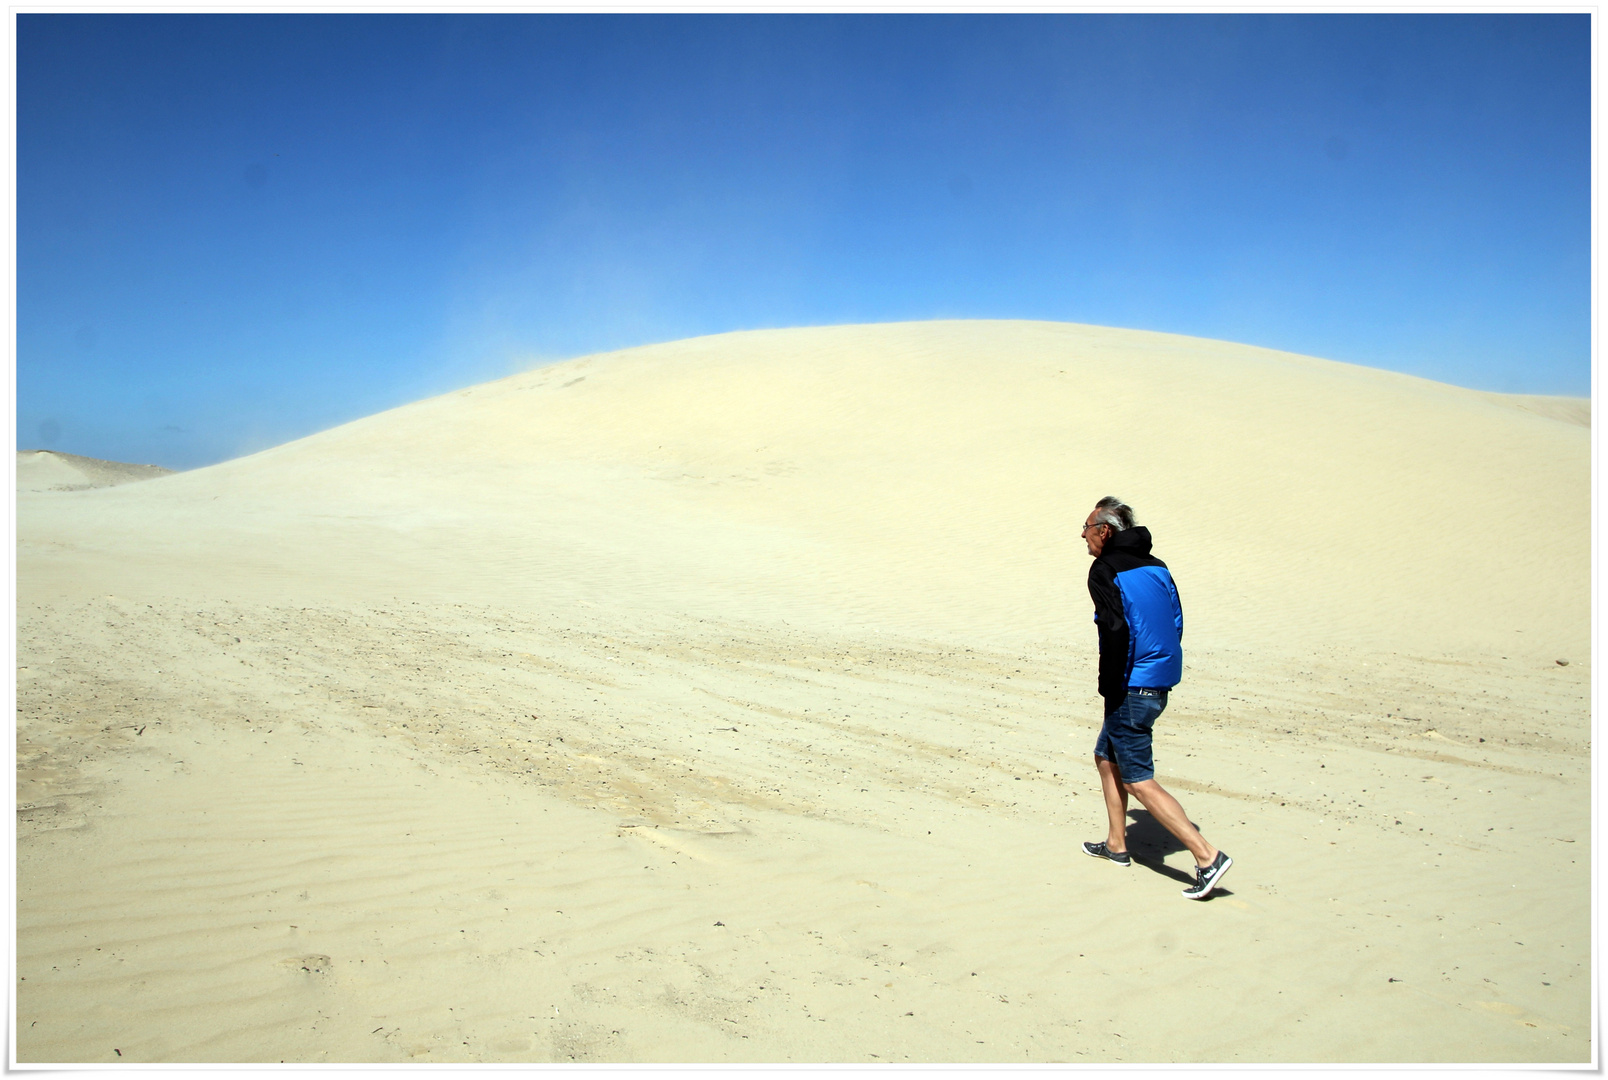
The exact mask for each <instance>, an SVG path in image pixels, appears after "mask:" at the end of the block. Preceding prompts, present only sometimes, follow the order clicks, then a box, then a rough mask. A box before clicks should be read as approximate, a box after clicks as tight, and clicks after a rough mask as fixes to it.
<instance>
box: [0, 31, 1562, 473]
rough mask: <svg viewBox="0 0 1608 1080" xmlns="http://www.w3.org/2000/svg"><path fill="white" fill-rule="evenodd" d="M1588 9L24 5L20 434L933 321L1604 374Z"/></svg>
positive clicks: (266, 431) (177, 421)
mask: <svg viewBox="0 0 1608 1080" xmlns="http://www.w3.org/2000/svg"><path fill="white" fill-rule="evenodd" d="M1590 81H1591V70H1590V23H1589V19H1588V17H1587V16H1586V15H1533V16H1531V15H1428V16H1401V15H1379V16H1363V15H1333V16H1311V15H1306V16H1300V15H1297V16H1250V15H1230V16H1214V15H1199V16H1195V15H1188V16H1180V15H1119V16H1094V15H1052V16H1000V17H992V16H989V17H979V16H666V17H660V16H651V17H650V16H635V15H615V16H551V15H515V16H486V15H447V16H399V15H379V16H331V15H309V16H289V15H201V16H182V15H181V16H148V15H110V16H100V15H36V14H24V15H19V16H18V17H17V425H18V427H17V433H18V435H17V437H18V445H19V447H41V446H43V447H48V448H52V449H59V450H66V451H70V452H73V453H80V454H87V455H90V456H93V457H104V458H112V459H116V460H125V461H139V462H154V463H158V464H163V465H168V466H171V467H180V468H184V467H192V466H196V465H202V464H207V463H210V462H214V461H218V460H221V459H224V458H227V457H232V456H235V455H237V454H240V453H245V452H249V451H252V450H256V449H261V448H263V447H265V446H268V445H272V444H274V443H277V442H282V441H284V440H287V439H291V438H295V437H298V436H301V435H305V434H308V433H310V432H312V431H316V430H319V429H322V428H325V427H329V426H332V425H334V424H337V423H341V422H344V421H346V420H350V419H355V418H357V417H359V416H364V415H367V414H369V413H373V412H377V411H379V410H381V409H385V408H389V407H391V406H394V405H399V404H402V403H404V402H407V401H412V400H415V399H417V398H420V397H424V396H428V395H430V394H435V393H441V392H444V391H446V390H449V389H452V388H453V387H456V386H461V385H465V384H468V383H473V382H480V381H483V380H485V379H489V378H495V377H499V376H501V375H504V374H507V373H509V372H510V371H513V370H518V369H520V368H523V367H526V366H529V365H530V364H532V363H534V362H539V361H543V360H553V359H559V358H564V357H570V356H577V355H581V354H584V353H588V352H596V351H600V350H604V349H613V348H620V347H624V346H628V345H638V344H645V343H649V342H655V341H668V340H674V339H676V338H682V337H689V336H692V335H696V334H709V333H719V332H722V331H727V330H738V329H755V328H766V327H784V326H800V325H815V324H828V323H849V322H881V321H891V320H905V319H931V318H1028V319H1053V320H1061V321H1069V322H1084V323H1096V324H1101V325H1108V326H1125V327H1137V328H1142V329H1150V330H1165V331H1170V332H1175V333H1182V334H1193V335H1199V336H1203V337H1213V338H1223V339H1227V340H1230V341H1240V342H1248V343H1251V344H1256V345H1264V346H1269V347H1272V348H1278V349H1287V350H1290V351H1294V352H1300V353H1307V354H1310V355H1315V356H1321V357H1326V358H1329V359H1333V360H1343V361H1348V362H1351V363H1358V364H1367V365H1372V366H1376V367H1384V368H1391V369H1395V370H1398V371H1405V372H1410V373H1412V374H1416V375H1423V376H1427V377H1429V378H1434V379H1440V380H1444V381H1447V382H1453V383H1458V384H1461V385H1464V386H1472V387H1477V388H1481V389H1489V390H1505V391H1515V392H1526V393H1551V394H1577V395H1584V394H1587V393H1588V392H1589V389H1590V341H1591V251H1592V249H1591V237H1590V220H1591V218H1590V213H1591V205H1590V190H1591V186H1590V185H1591V100H1590Z"/></svg>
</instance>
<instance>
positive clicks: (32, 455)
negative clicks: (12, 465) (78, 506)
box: [17, 450, 173, 491]
mask: <svg viewBox="0 0 1608 1080" xmlns="http://www.w3.org/2000/svg"><path fill="white" fill-rule="evenodd" d="M172 471H173V470H172V469H164V468H163V467H162V466H160V465H129V464H127V463H125V462H121V461H102V460H101V459H100V458H92V457H81V456H80V455H78V454H64V453H62V452H61V451H59V450H19V451H18V452H17V490H18V491H84V490H86V489H88V488H98V487H115V486H116V485H118V484H131V483H133V482H134V481H136V480H150V479H152V478H154V477H157V476H166V475H167V474H169V473H171V472H172Z"/></svg>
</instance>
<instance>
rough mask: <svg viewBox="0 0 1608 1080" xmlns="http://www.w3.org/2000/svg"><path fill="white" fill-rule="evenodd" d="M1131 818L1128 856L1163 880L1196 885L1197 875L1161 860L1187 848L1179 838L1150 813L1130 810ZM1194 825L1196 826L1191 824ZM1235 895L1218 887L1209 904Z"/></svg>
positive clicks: (1208, 899) (1210, 897)
mask: <svg viewBox="0 0 1608 1080" xmlns="http://www.w3.org/2000/svg"><path fill="white" fill-rule="evenodd" d="M1128 818H1129V821H1128V854H1129V855H1131V856H1133V861H1134V862H1135V863H1137V864H1138V865H1140V866H1142V867H1144V868H1145V869H1146V870H1149V871H1151V872H1152V873H1156V874H1160V875H1161V876H1162V877H1170V878H1172V879H1173V880H1174V881H1177V882H1179V883H1181V884H1183V885H1193V884H1195V875H1194V874H1192V873H1190V872H1189V871H1188V870H1181V869H1179V868H1177V867H1173V866H1168V865H1167V864H1166V863H1164V862H1162V861H1161V860H1163V859H1165V858H1166V857H1167V856H1168V855H1174V854H1177V853H1178V852H1180V851H1183V850H1185V849H1184V845H1183V844H1180V843H1179V842H1178V838H1177V837H1176V836H1174V835H1173V834H1172V833H1170V832H1168V831H1167V830H1166V829H1165V828H1164V827H1163V826H1162V824H1161V822H1159V821H1157V820H1156V819H1155V818H1153V817H1151V816H1150V811H1148V810H1144V809H1139V808H1135V809H1130V810H1129V811H1128ZM1191 824H1194V823H1193V822H1191ZM1190 861H1191V862H1193V861H1194V860H1193V859H1191V860H1190ZM1225 876H1227V875H1225ZM1233 895H1234V894H1233V893H1232V892H1231V891H1230V890H1228V889H1225V888H1223V887H1222V886H1221V885H1219V886H1217V888H1215V889H1213V890H1212V891H1211V894H1210V895H1209V896H1207V897H1206V901H1208V902H1209V901H1210V900H1211V899H1212V898H1213V897H1217V896H1233Z"/></svg>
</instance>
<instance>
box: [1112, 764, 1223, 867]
mask: <svg viewBox="0 0 1608 1080" xmlns="http://www.w3.org/2000/svg"><path fill="white" fill-rule="evenodd" d="M1101 764H1102V765H1104V764H1105V762H1101ZM1100 777H1101V780H1102V781H1103V780H1104V779H1105V773H1104V771H1103V770H1102V771H1101V774H1100ZM1123 786H1124V787H1125V788H1126V789H1127V790H1128V791H1131V792H1133V797H1134V798H1136V799H1138V800H1139V802H1140V803H1141V804H1143V806H1144V808H1145V809H1146V810H1149V811H1150V816H1151V817H1153V818H1155V819H1156V820H1157V821H1159V822H1161V824H1162V826H1163V827H1165V828H1166V830H1167V831H1168V832H1170V833H1172V834H1173V835H1174V836H1176V837H1178V840H1179V842H1180V843H1181V844H1183V845H1184V846H1185V847H1186V848H1188V849H1189V853H1190V854H1191V855H1193V856H1195V865H1196V866H1210V865H1211V864H1212V860H1213V859H1215V858H1217V849H1216V848H1215V847H1213V846H1212V845H1211V844H1209V843H1207V841H1206V838H1205V837H1204V836H1202V835H1201V834H1200V830H1198V829H1196V828H1195V826H1193V825H1191V824H1190V823H1189V817H1188V816H1187V815H1186V814H1185V813H1184V808H1183V807H1182V806H1179V805H1178V800H1177V799H1175V798H1173V797H1172V796H1171V795H1169V794H1167V789H1166V788H1164V787H1162V786H1161V785H1160V784H1158V783H1156V782H1155V781H1154V780H1140V781H1139V782H1138V783H1135V784H1124V785H1123ZM1110 806H1111V798H1110V796H1109V795H1108V796H1107V797H1106V807H1107V809H1109V808H1110Z"/></svg>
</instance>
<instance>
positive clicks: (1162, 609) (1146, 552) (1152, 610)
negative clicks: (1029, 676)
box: [1089, 525, 1184, 713]
mask: <svg viewBox="0 0 1608 1080" xmlns="http://www.w3.org/2000/svg"><path fill="white" fill-rule="evenodd" d="M1089 596H1090V597H1091V598H1093V600H1094V623H1095V626H1097V627H1098V628H1099V632H1100V696H1101V697H1103V698H1105V701H1106V712H1108V713H1109V712H1111V711H1113V710H1114V709H1116V708H1117V707H1118V706H1119V705H1121V704H1122V699H1123V698H1125V697H1126V696H1127V695H1128V688H1129V687H1130V686H1143V687H1150V688H1153V689H1157V690H1161V689H1171V688H1172V687H1174V686H1176V685H1177V684H1178V680H1179V679H1181V678H1183V675H1184V647H1183V644H1182V641H1183V636H1184V609H1183V607H1182V606H1180V604H1179V603H1178V588H1177V586H1175V585H1174V584H1173V579H1172V574H1170V573H1169V572H1168V571H1167V564H1166V563H1164V562H1162V561H1161V560H1160V559H1158V558H1156V557H1155V556H1154V555H1152V554H1150V530H1149V529H1147V528H1145V527H1144V526H1143V525H1136V526H1134V527H1133V528H1131V529H1124V530H1122V531H1121V532H1117V533H1112V534H1111V537H1110V539H1108V540H1107V541H1106V542H1105V546H1104V547H1103V548H1101V549H1100V556H1099V558H1097V559H1095V560H1094V565H1093V566H1091V567H1089Z"/></svg>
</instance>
